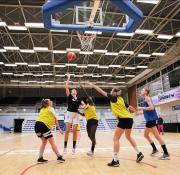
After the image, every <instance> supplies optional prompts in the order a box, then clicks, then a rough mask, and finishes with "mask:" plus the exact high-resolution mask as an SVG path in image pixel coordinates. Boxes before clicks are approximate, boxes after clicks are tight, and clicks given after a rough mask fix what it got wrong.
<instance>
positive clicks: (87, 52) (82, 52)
mask: <svg viewBox="0 0 180 175" xmlns="http://www.w3.org/2000/svg"><path fill="white" fill-rule="evenodd" d="M79 54H82V55H92V54H93V52H90V51H80V52H79Z"/></svg>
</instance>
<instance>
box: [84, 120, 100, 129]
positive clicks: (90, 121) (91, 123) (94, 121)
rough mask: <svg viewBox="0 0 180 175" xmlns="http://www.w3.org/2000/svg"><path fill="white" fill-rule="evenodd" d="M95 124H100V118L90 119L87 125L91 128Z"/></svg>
mask: <svg viewBox="0 0 180 175" xmlns="http://www.w3.org/2000/svg"><path fill="white" fill-rule="evenodd" d="M93 125H96V126H98V120H95V119H90V120H88V121H87V125H86V127H87V128H91V126H93Z"/></svg>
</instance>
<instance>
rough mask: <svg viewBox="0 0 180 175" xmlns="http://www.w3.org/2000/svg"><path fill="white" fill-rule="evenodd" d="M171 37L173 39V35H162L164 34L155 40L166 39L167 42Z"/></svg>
mask: <svg viewBox="0 0 180 175" xmlns="http://www.w3.org/2000/svg"><path fill="white" fill-rule="evenodd" d="M173 37H174V36H173V35H164V34H159V35H158V36H157V38H159V39H167V40H169V39H172V38H173Z"/></svg>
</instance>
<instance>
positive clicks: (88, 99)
mask: <svg viewBox="0 0 180 175" xmlns="http://www.w3.org/2000/svg"><path fill="white" fill-rule="evenodd" d="M83 101H84V103H85V104H86V105H87V104H89V105H95V104H94V100H93V98H92V97H91V96H88V98H87V97H83Z"/></svg>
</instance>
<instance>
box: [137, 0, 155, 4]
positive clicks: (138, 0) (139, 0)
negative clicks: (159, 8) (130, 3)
mask: <svg viewBox="0 0 180 175" xmlns="http://www.w3.org/2000/svg"><path fill="white" fill-rule="evenodd" d="M137 2H141V3H149V4H158V3H159V0H137Z"/></svg>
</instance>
